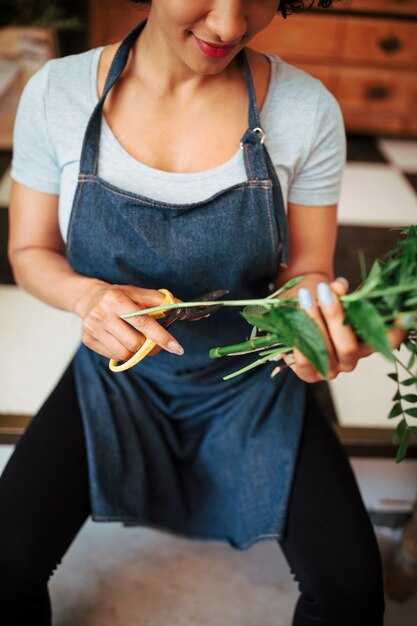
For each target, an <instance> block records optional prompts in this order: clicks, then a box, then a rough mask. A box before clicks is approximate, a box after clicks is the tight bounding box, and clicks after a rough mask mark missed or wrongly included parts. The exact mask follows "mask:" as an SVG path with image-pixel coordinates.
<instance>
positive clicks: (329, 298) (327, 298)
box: [316, 283, 333, 306]
mask: <svg viewBox="0 0 417 626" xmlns="http://www.w3.org/2000/svg"><path fill="white" fill-rule="evenodd" d="M316 289H317V297H318V299H319V301H320V303H321V304H323V305H324V306H327V305H328V304H331V303H332V302H333V294H332V292H331V290H330V287H329V285H328V284H327V283H319V284H318V285H317V288H316Z"/></svg>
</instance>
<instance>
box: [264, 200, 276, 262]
mask: <svg viewBox="0 0 417 626" xmlns="http://www.w3.org/2000/svg"><path fill="white" fill-rule="evenodd" d="M265 197H266V207H267V211H268V219H269V230H270V233H271V239H272V266H273V267H274V262H275V256H276V242H275V237H274V229H273V226H272V215H271V206H270V202H269V189H268V191H266V193H265Z"/></svg>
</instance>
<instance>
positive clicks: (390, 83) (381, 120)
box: [252, 0, 417, 135]
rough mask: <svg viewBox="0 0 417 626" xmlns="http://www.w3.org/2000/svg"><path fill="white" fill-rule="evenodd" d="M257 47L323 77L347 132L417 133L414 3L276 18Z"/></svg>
mask: <svg viewBox="0 0 417 626" xmlns="http://www.w3.org/2000/svg"><path fill="white" fill-rule="evenodd" d="M290 20H291V21H290ZM252 47H253V48H255V49H257V50H269V51H272V52H275V53H276V54H278V55H279V56H281V57H282V58H283V59H284V60H286V61H288V62H289V63H292V64H293V65H296V66H297V67H300V68H301V69H303V70H305V71H307V72H309V73H310V74H312V75H313V76H316V77H317V78H319V79H320V80H321V81H322V82H323V83H324V84H325V85H326V87H327V88H328V89H329V90H330V91H331V92H332V93H333V94H334V95H335V97H336V98H337V100H338V101H339V103H340V105H341V108H342V111H343V116H344V119H345V124H346V127H347V128H348V130H350V131H361V132H375V133H395V134H401V135H415V134H417V1H416V0H385V1H382V2H381V1H380V0H375V1H374V0H356V1H355V0H352V1H351V2H345V1H342V2H339V3H336V4H335V6H334V8H332V9H330V10H329V9H327V10H326V11H324V10H323V11H314V12H312V13H303V14H301V15H296V16H291V17H290V18H288V20H287V23H283V22H282V20H280V19H279V18H277V19H275V20H274V21H273V23H272V24H271V25H270V26H269V28H268V29H266V30H265V31H263V32H262V33H260V34H259V35H258V36H257V37H256V38H255V39H253V41H252Z"/></svg>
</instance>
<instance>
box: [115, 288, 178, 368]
mask: <svg viewBox="0 0 417 626" xmlns="http://www.w3.org/2000/svg"><path fill="white" fill-rule="evenodd" d="M158 291H160V292H161V293H163V294H164V295H165V299H164V301H163V302H162V304H173V303H174V302H176V300H175V298H174V296H173V295H172V293H171V292H170V291H168V289H158ZM149 315H152V317H155V318H156V319H159V318H160V317H164V316H165V311H154V312H153V313H149ZM155 346H156V343H155V341H152V339H149V338H147V339H146V341H145V343H143V344H142V345H141V347H140V348H139V350H138V351H137V352H136V354H134V355H133V356H132V357H130V359H129V360H128V361H125V362H124V363H122V364H121V365H117V363H118V362H117V361H115V360H114V359H110V361H109V368H110V369H111V371H112V372H124V371H125V370H128V369H129V368H130V367H133V366H134V365H136V363H139V361H141V360H142V359H144V358H145V356H147V355H148V354H149V352H151V351H152V350H153V348H154V347H155Z"/></svg>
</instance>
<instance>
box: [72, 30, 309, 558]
mask: <svg viewBox="0 0 417 626" xmlns="http://www.w3.org/2000/svg"><path fill="white" fill-rule="evenodd" d="M145 23H146V21H144V22H141V23H140V24H138V25H137V26H136V27H135V28H134V29H133V30H132V31H131V32H130V33H129V34H128V35H127V37H126V38H125V39H124V41H123V42H122V43H121V45H120V47H119V49H118V51H117V53H116V55H115V58H114V60H113V63H112V65H111V67H110V70H109V73H108V76H107V80H106V84H105V87H104V91H103V95H102V97H101V99H100V101H99V103H98V104H97V106H96V108H95V110H94V111H93V113H92V115H91V118H90V121H89V124H88V126H87V130H86V133H85V137H84V142H83V148H82V154H81V161H80V173H79V180H78V186H77V191H76V194H75V199H74V204H73V208H72V212H71V219H70V223H69V227H68V238H67V257H68V260H69V263H70V265H71V267H72V268H73V269H74V270H75V271H76V272H78V273H80V274H83V275H86V276H91V277H97V278H100V279H102V280H105V281H107V282H109V283H117V284H131V285H136V286H138V287H142V288H148V289H159V288H162V287H165V288H167V289H169V290H170V291H172V293H173V294H174V295H175V296H176V297H178V298H180V299H182V300H188V299H192V298H195V297H196V296H197V295H199V294H201V293H204V292H206V291H211V290H213V289H228V290H229V294H228V296H227V297H228V298H230V299H243V298H258V297H264V296H266V295H267V294H268V293H269V292H270V286H269V285H270V283H271V282H272V281H274V279H275V277H276V275H277V272H278V269H279V263H280V262H282V263H285V262H286V261H287V259H288V236H287V222H286V215H285V209H284V202H283V197H282V193H281V188H280V184H279V180H278V178H277V176H276V172H275V170H274V168H273V166H272V163H271V161H270V158H269V155H268V153H267V150H266V148H265V145H264V143H263V142H262V132H260V131H259V128H260V122H259V112H258V109H257V105H256V99H255V93H254V88H253V83H252V78H251V73H250V68H249V63H248V62H247V58H246V54H245V52H244V51H242V52H241V54H242V57H243V61H244V64H245V68H246V78H247V88H248V96H249V115H248V118H249V119H248V130H247V131H246V132H245V134H244V136H243V137H242V143H241V146H242V149H243V150H244V157H245V167H246V172H247V179H248V180H247V181H246V182H245V183H244V184H239V185H235V186H233V187H230V188H227V189H224V190H223V191H222V192H220V193H217V194H215V195H214V196H212V197H211V198H209V199H208V200H205V201H202V202H196V203H193V204H188V205H179V204H166V203H162V202H157V201H154V200H152V198H147V197H143V196H140V195H137V194H133V193H129V192H126V191H125V190H123V189H121V188H119V187H115V186H113V185H111V184H109V183H108V182H106V181H105V180H103V179H101V178H100V177H98V175H97V171H98V167H97V159H98V154H99V138H100V124H101V119H102V117H101V116H102V107H103V103H104V100H105V98H106V96H107V94H108V92H109V90H110V89H111V87H112V86H113V85H114V83H115V82H116V81H117V80H118V78H119V77H120V75H121V73H122V72H123V69H124V67H125V65H126V62H127V58H128V54H129V50H130V48H131V47H132V45H133V44H134V42H135V40H136V38H137V37H138V36H139V34H140V32H141V30H142V29H143V27H144V25H145ZM250 330H251V327H250V326H249V325H248V323H247V322H246V321H245V320H244V318H243V317H242V316H241V315H240V314H239V312H238V310H237V309H235V308H233V307H224V308H223V309H222V310H220V311H219V312H217V313H215V314H213V315H212V316H211V317H209V318H206V319H203V320H200V321H197V322H187V323H180V324H177V325H175V326H173V327H172V329H170V332H172V335H174V336H175V337H176V339H177V340H178V341H179V343H180V344H181V345H182V346H183V348H184V349H185V354H184V355H183V356H176V355H174V354H171V353H168V352H166V351H165V350H162V351H161V352H160V353H159V354H158V355H157V356H156V357H147V358H145V359H144V360H143V361H141V362H140V363H139V364H138V365H136V366H135V367H134V368H132V369H130V370H128V371H126V372H123V373H113V372H111V371H110V370H109V368H108V359H105V358H104V357H102V356H100V355H98V354H97V353H95V352H93V351H92V350H90V349H88V348H87V347H86V346H84V345H82V346H80V348H79V350H78V351H77V353H76V355H75V357H74V370H75V378H76V386H77V394H78V397H79V402H80V406H81V412H82V417H83V426H84V431H85V435H86V442H87V453H88V468H89V480H90V485H89V486H90V498H91V509H92V519H93V520H94V521H97V522H99V521H120V522H123V523H124V524H125V525H142V526H150V527H155V528H162V529H166V530H168V531H171V532H174V533H178V534H180V535H183V536H188V537H195V538H199V539H212V540H223V541H227V542H229V543H230V545H231V546H232V547H234V548H236V549H240V550H241V549H246V548H248V547H249V546H250V545H252V544H253V543H255V542H257V541H261V540H266V539H281V538H283V537H284V536H285V522H286V513H287V505H288V499H289V495H290V490H291V484H292V478H293V473H294V469H295V462H296V456H297V451H298V445H299V438H300V434H301V428H302V421H303V414H304V405H305V391H306V388H305V383H304V382H303V381H301V380H300V379H299V378H298V377H296V376H295V374H294V373H293V372H292V371H291V370H286V371H284V372H283V373H282V374H280V375H279V376H278V377H276V378H273V379H271V378H270V373H271V371H272V369H273V367H274V366H276V363H270V364H268V365H264V366H261V367H259V368H255V369H254V370H251V371H249V372H247V373H246V374H245V375H243V376H238V377H236V378H232V379H230V380H228V381H224V380H222V377H223V376H225V375H226V374H227V373H229V372H233V371H235V370H236V369H238V368H239V367H241V366H243V365H245V364H249V363H250V362H252V361H253V360H254V357H253V355H244V356H240V357H233V358H223V359H218V360H212V359H210V358H209V356H208V352H209V350H210V348H212V347H215V346H220V345H226V344H231V343H234V342H238V341H242V340H244V339H245V338H246V337H248V335H249V333H250Z"/></svg>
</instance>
